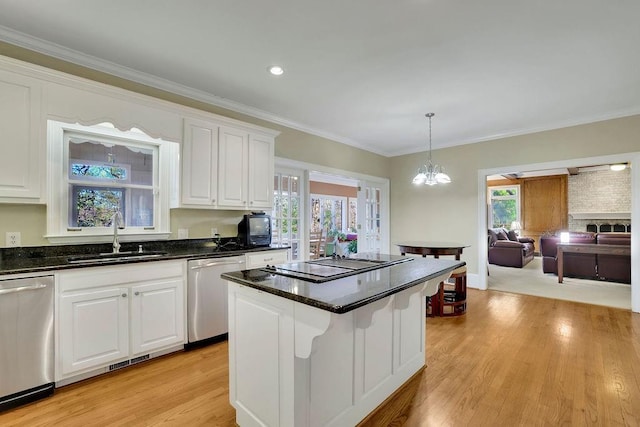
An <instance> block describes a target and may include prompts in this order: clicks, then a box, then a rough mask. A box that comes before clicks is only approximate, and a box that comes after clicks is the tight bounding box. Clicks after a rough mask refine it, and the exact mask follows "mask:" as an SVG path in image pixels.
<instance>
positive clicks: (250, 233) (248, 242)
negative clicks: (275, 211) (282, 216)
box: [238, 212, 271, 248]
mask: <svg viewBox="0 0 640 427" xmlns="http://www.w3.org/2000/svg"><path fill="white" fill-rule="evenodd" d="M238 243H239V244H241V245H242V246H245V247H248V248H257V247H261V246H269V245H270V244H271V217H270V216H269V215H267V214H265V213H264V212H252V213H250V214H245V215H244V216H243V217H242V220H241V221H240V222H239V223H238Z"/></svg>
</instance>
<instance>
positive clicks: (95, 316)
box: [58, 288, 129, 376]
mask: <svg viewBox="0 0 640 427" xmlns="http://www.w3.org/2000/svg"><path fill="white" fill-rule="evenodd" d="M58 311H59V313H60V333H59V337H60V356H61V361H62V376H67V375H69V374H73V373H76V372H81V371H83V370H85V369H89V368H95V367H99V366H104V365H107V364H109V363H112V362H113V361H115V360H122V359H125V358H127V356H129V332H128V329H129V327H128V323H129V301H128V300H127V289H126V288H114V289H97V290H91V291H80V292H72V293H68V294H65V295H63V296H62V297H61V298H60V304H59V310H58Z"/></svg>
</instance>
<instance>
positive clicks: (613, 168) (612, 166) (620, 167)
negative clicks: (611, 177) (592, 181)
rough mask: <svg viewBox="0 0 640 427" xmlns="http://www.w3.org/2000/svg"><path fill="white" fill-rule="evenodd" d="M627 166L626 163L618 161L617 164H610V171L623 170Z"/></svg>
mask: <svg viewBox="0 0 640 427" xmlns="http://www.w3.org/2000/svg"><path fill="white" fill-rule="evenodd" d="M626 168H627V165H625V164H624V163H620V164H617V165H611V170H612V171H623V170H625V169H626Z"/></svg>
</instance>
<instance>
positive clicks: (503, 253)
mask: <svg viewBox="0 0 640 427" xmlns="http://www.w3.org/2000/svg"><path fill="white" fill-rule="evenodd" d="M488 243H489V249H488V250H489V253H488V259H489V264H494V265H501V266H503V267H516V268H522V267H524V266H525V265H527V264H528V263H529V262H531V260H533V255H534V252H535V247H534V246H535V244H534V240H533V239H532V238H530V237H518V236H517V235H516V233H515V232H514V231H509V230H506V229H504V228H490V229H489V230H488Z"/></svg>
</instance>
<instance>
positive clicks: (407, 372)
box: [222, 254, 465, 427]
mask: <svg viewBox="0 0 640 427" xmlns="http://www.w3.org/2000/svg"><path fill="white" fill-rule="evenodd" d="M464 264H465V263H464V262H461V261H454V260H435V259H425V258H409V257H401V256H395V255H383V254H358V255H357V256H356V258H355V259H354V258H349V259H344V260H340V259H338V260H333V261H332V260H331V259H325V260H317V261H311V262H306V263H290V264H283V265H278V266H268V267H267V268H261V269H253V270H244V271H238V272H232V273H225V274H223V275H222V277H223V278H225V279H226V280H227V281H228V285H229V292H228V294H229V395H230V401H231V404H232V405H233V406H234V408H235V409H236V422H237V423H238V424H239V425H240V426H242V427H245V426H296V427H298V426H325V425H329V426H345V425H349V426H352V425H356V424H357V423H358V422H359V421H361V420H362V419H364V418H365V417H366V416H367V415H368V414H369V413H371V412H372V411H373V410H374V409H375V408H376V407H377V406H378V405H380V404H381V403H382V402H384V401H385V399H387V398H388V397H389V396H390V395H392V394H393V393H394V392H395V391H396V390H397V389H398V388H399V387H401V386H402V385H403V384H404V383H405V382H406V381H408V380H409V379H410V378H411V377H412V376H413V375H415V374H416V373H417V372H419V371H420V370H421V369H422V368H423V367H424V366H425V312H426V298H425V297H427V296H430V295H433V294H435V293H436V291H437V289H438V284H439V283H440V282H441V281H442V280H445V279H446V278H448V277H449V275H450V274H451V272H452V271H453V270H454V269H456V268H458V267H460V266H462V265H464Z"/></svg>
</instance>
